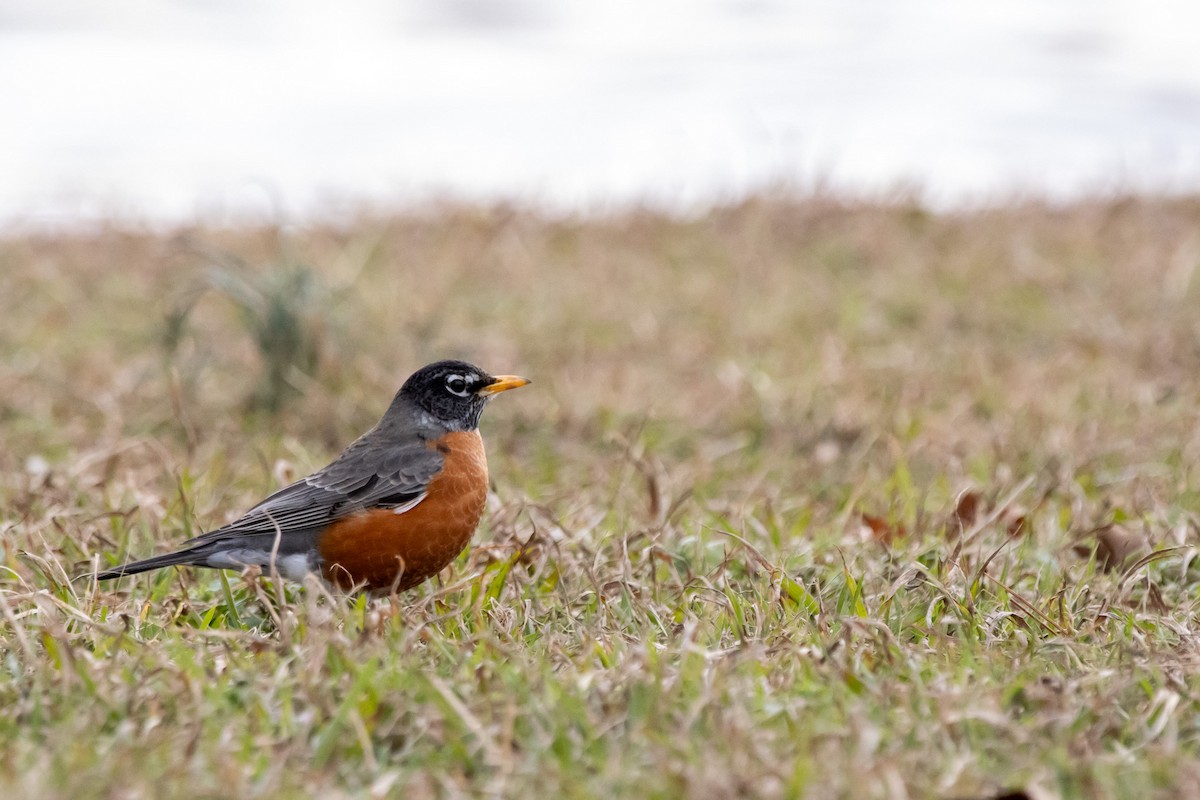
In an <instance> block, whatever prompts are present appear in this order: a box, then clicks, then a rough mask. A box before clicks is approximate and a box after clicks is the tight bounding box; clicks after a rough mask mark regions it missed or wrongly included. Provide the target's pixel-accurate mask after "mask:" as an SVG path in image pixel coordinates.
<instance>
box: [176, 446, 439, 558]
mask: <svg viewBox="0 0 1200 800" xmlns="http://www.w3.org/2000/svg"><path fill="white" fill-rule="evenodd" d="M442 462H443V457H442V455H441V453H439V452H438V451H437V450H436V449H431V448H429V447H426V445H425V441H424V440H423V439H415V440H414V441H411V442H410V443H407V444H403V445H395V444H391V445H385V444H383V443H380V442H379V441H378V440H377V439H374V438H373V437H370V436H364V437H363V438H361V439H359V440H358V441H357V442H355V443H354V444H352V445H350V447H348V448H347V449H346V451H345V452H344V453H342V455H340V456H339V457H338V458H337V460H336V461H334V462H333V463H332V464H330V465H329V466H327V467H325V468H324V469H322V470H320V471H319V472H315V473H313V474H312V475H309V476H308V477H307V478H304V479H303V480H299V481H296V482H295V483H293V484H291V485H290V486H286V487H284V488H283V489H280V490H279V491H278V492H276V493H275V494H273V495H271V496H270V497H268V498H267V499H266V500H263V501H262V502H261V503H259V504H258V505H256V506H255V507H254V508H252V509H250V510H249V511H248V512H246V514H245V516H243V517H242V518H241V519H238V520H235V521H234V522H231V523H229V524H228V525H226V526H224V527H222V528H218V529H217V530H214V531H210V532H208V533H205V534H203V535H201V536H197V537H196V538H195V539H192V540H190V541H188V542H186V543H185V549H187V550H194V549H195V548H198V547H199V548H205V549H207V548H206V547H205V546H206V545H215V544H218V543H219V544H220V545H221V546H222V547H225V546H228V545H235V544H236V545H240V544H242V543H244V544H245V546H247V547H264V546H265V547H271V546H273V543H274V540H275V537H276V535H277V534H278V535H279V552H280V553H281V554H286V553H296V552H304V551H307V550H308V549H310V548H311V547H312V546H313V543H314V542H315V540H316V537H317V535H318V534H320V532H321V531H322V530H323V529H324V528H325V526H327V525H329V524H330V523H331V522H333V521H335V520H337V519H340V518H342V517H344V516H347V515H348V514H352V513H354V512H355V511H361V510H364V509H369V508H403V507H411V506H413V505H416V503H418V502H420V500H421V498H423V497H424V496H425V490H426V489H427V488H428V486H429V481H430V480H432V479H433V476H435V475H436V474H437V473H438V470H440V469H441V468H442Z"/></svg>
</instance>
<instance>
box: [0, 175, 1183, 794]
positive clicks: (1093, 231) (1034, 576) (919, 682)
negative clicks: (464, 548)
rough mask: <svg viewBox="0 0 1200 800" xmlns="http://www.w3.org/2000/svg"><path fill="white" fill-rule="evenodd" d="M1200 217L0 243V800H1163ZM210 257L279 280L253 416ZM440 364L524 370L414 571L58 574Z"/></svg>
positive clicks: (844, 210)
mask: <svg viewBox="0 0 1200 800" xmlns="http://www.w3.org/2000/svg"><path fill="white" fill-rule="evenodd" d="M1197 220H1200V200H1197V199H1194V198H1193V199H1176V200H1157V199H1135V198H1129V199H1120V200H1112V201H1104V202H1099V201H1097V202H1093V203H1080V204H1076V205H1072V206H1067V207H1050V206H1045V205H1041V204H1038V203H1028V204H1017V205H1013V206H1009V207H1005V208H998V209H993V210H989V211H979V212H973V213H963V214H956V215H933V214H930V213H927V212H926V211H924V210H922V209H921V208H919V207H915V206H906V205H902V204H901V205H883V206H877V205H852V204H846V203H842V202H838V201H836V200H835V199H831V198H820V197H818V198H810V199H805V200H788V199H780V198H772V197H762V198H758V199H755V200H752V201H748V202H746V203H744V204H741V205H739V206H737V207H731V208H726V209H721V210H717V211H713V212H711V213H709V214H707V215H705V216H703V217H701V218H697V219H691V220H678V219H670V218H665V217H662V216H657V215H654V214H650V213H630V214H625V215H618V216H614V217H611V218H591V219H554V218H546V217H543V216H539V215H537V214H534V213H530V212H524V211H520V210H514V209H510V208H504V207H498V208H491V209H474V208H444V209H437V210H434V211H432V212H430V213H428V214H425V215H419V216H418V215H413V216H408V217H394V218H392V217H389V218H382V217H380V218H373V217H365V218H363V219H361V220H359V221H358V222H356V223H354V224H348V225H345V226H341V227H321V226H311V227H308V228H304V229H300V230H296V231H293V232H291V233H290V234H289V237H290V238H289V241H288V249H289V253H290V255H289V259H293V260H288V259H281V258H280V257H279V247H280V246H279V239H278V232H277V231H273V230H205V229H199V228H197V229H189V230H181V231H174V232H169V233H147V232H131V231H123V230H116V229H112V230H100V231H97V232H93V233H90V234H83V233H80V234H75V235H60V236H48V235H47V236H38V235H22V236H16V235H10V236H9V237H8V238H6V239H3V240H0V365H2V367H0V431H3V446H2V447H0V558H2V559H3V567H4V568H3V570H0V616H2V617H3V619H2V620H0V648H2V652H0V708H3V709H4V713H3V714H2V715H0V796H5V797H23V798H72V800H83V799H84V798H155V797H218V796H220V797H229V796H237V797H242V796H245V797H252V796H259V797H310V796H322V797H392V796H397V797H399V796H403V797H408V798H422V797H481V796H482V797H518V796H537V797H540V796H560V797H569V798H574V797H579V798H588V797H613V796H629V797H650V798H654V797H679V796H687V797H697V798H707V797H713V798H718V797H721V798H724V797H735V796H747V797H767V798H774V797H802V798H826V797H853V798H876V797H877V798H885V797H887V798H891V797H914V798H915V797H939V798H955V797H962V798H983V797H995V796H998V795H1000V794H1002V793H1003V792H1006V791H1007V792H1025V793H1026V794H1027V796H1029V797H1034V798H1052V797H1064V798H1075V797H1099V798H1119V797H1179V796H1189V795H1191V794H1194V793H1196V792H1197V791H1200V746H1198V742H1200V694H1198V690H1200V682H1198V681H1200V679H1197V677H1196V675H1197V673H1198V670H1197V664H1198V661H1200V658H1198V656H1200V653H1198V650H1197V645H1196V642H1197V639H1196V628H1197V625H1196V615H1197V610H1198V608H1197V606H1198V603H1200V564H1197V562H1196V559H1195V556H1196V553H1197V550H1196V545H1197V540H1198V535H1200V534H1198V531H1200V529H1198V528H1197V520H1198V512H1200V475H1198V474H1197V466H1196V465H1197V464H1200V427H1198V426H1197V425H1196V411H1195V406H1196V398H1197V397H1198V395H1200V328H1198V327H1197V323H1196V319H1197V316H1196V312H1197V307H1198V298H1200V287H1197V280H1196V279H1195V272H1196V268H1197V266H1200V227H1198V224H1197ZM202 252H224V253H230V254H236V255H237V260H238V262H239V266H238V267H237V269H238V270H241V272H240V273H238V274H235V273H233V272H230V273H228V274H227V276H226V277H227V278H228V281H235V282H237V285H238V286H249V287H258V289H257V290H256V291H259V292H260V293H261V294H262V296H263V297H266V298H270V297H276V298H283V300H284V301H286V300H287V299H288V297H290V294H289V293H288V292H286V291H282V292H280V291H276V288H272V287H278V286H280V285H284V284H281V283H280V281H281V280H285V279H286V274H285V273H286V270H285V269H284V267H279V266H271V265H279V264H285V265H286V264H293V263H303V264H306V265H309V267H308V272H306V273H305V274H306V275H307V276H308V277H306V278H305V280H306V281H311V293H309V294H306V295H305V297H309V298H312V297H317V298H321V304H322V305H321V307H320V309H319V313H314V312H313V309H312V308H311V307H309V306H304V305H303V304H298V305H297V306H296V307H295V309H299V310H298V311H297V313H295V314H293V315H292V317H289V319H288V320H287V323H288V324H287V325H284V326H282V327H283V328H285V329H286V331H287V336H289V337H291V341H293V342H302V343H304V344H303V347H301V348H300V349H301V350H302V351H303V352H304V353H311V354H313V355H312V356H311V357H309V356H307V355H306V356H305V357H304V359H303V363H302V367H303V368H299V367H297V368H283V369H282V371H281V372H280V375H281V376H282V377H280V378H279V380H280V381H285V382H286V383H287V386H288V387H289V389H288V391H287V392H283V391H281V392H279V394H278V402H276V403H275V404H274V405H276V406H277V407H278V410H277V411H274V412H273V411H272V408H271V404H266V405H264V403H263V402H262V388H261V387H262V386H263V380H264V378H263V376H264V374H271V370H272V369H274V368H275V367H273V366H272V363H271V359H272V358H274V356H272V355H271V354H272V353H274V352H276V351H274V350H272V349H271V347H272V345H271V343H270V341H269V339H270V336H269V335H267V334H263V335H260V333H261V332H263V331H268V333H269V331H270V330H271V324H270V323H269V321H264V319H261V318H260V319H257V320H256V318H255V316H254V315H255V314H256V313H257V312H256V311H255V308H257V306H255V304H254V303H252V302H246V303H239V302H237V301H236V298H235V302H232V303H231V302H230V301H229V299H228V298H227V297H225V296H222V295H221V294H220V293H219V292H218V293H214V292H206V293H201V294H192V295H189V294H187V292H190V291H194V289H195V287H196V286H200V285H204V282H205V281H206V280H211V276H212V274H213V273H211V272H208V270H210V268H211V267H210V262H209V261H208V260H206V259H205V258H204V257H202V256H201V255H199V254H200V253H202ZM229 269H232V268H229ZM289 269H290V268H289ZM272 270H275V272H272ZM279 270H284V271H283V272H280V271H279ZM206 276H208V277H206ZM228 281H227V282H228ZM223 285H224V284H223ZM231 285H232V284H231ZM306 285H307V284H306ZM306 291H308V290H307V289H306ZM271 292H275V294H274V295H272V294H271ZM249 296H250V295H247V297H249ZM181 302H186V303H188V304H189V305H187V313H186V323H187V324H186V331H184V329H183V328H182V327H180V324H179V320H178V314H179V309H180V308H182V307H183V306H181ZM267 305H270V304H267ZM276 305H278V304H276ZM264 307H266V306H264ZM295 309H293V310H295ZM289 313H290V312H289ZM172 315H175V317H173V316H172ZM172 319H175V322H174V323H172ZM260 323H261V324H260ZM173 325H174V327H172V326H173ZM181 331H182V333H181ZM264 335H265V336H266V339H264V338H263V336H264ZM165 339H170V342H171V344H172V345H173V346H172V347H171V348H169V349H166V350H164V348H163V346H162V343H163V341H164V340H165ZM278 352H281V353H284V355H283V356H279V358H278V359H277V360H279V361H280V363H284V364H286V363H293V354H292V351H289V350H287V348H283V349H281V350H279V351H278ZM454 356H461V357H467V358H470V359H471V360H473V361H476V362H478V363H480V364H482V365H484V366H485V367H487V368H489V369H493V370H496V371H501V372H519V373H522V374H527V375H529V376H530V377H532V378H533V379H534V381H535V384H534V386H532V387H530V388H529V389H526V390H523V391H522V392H519V393H514V394H513V395H506V396H504V397H502V398H500V400H499V401H498V402H496V403H495V404H493V406H492V407H491V408H490V409H489V411H488V413H487V414H486V415H485V420H484V435H485V438H486V439H487V441H488V445H489V451H490V461H491V466H492V473H493V482H494V493H493V495H492V496H491V498H490V500H489V510H488V513H487V515H486V518H485V522H484V524H483V526H482V527H481V530H480V532H479V533H478V534H477V536H476V539H475V543H474V546H473V548H472V549H471V550H470V551H468V553H466V554H464V555H463V556H462V557H461V558H460V559H459V560H458V561H457V562H456V564H455V565H454V566H453V567H452V568H450V569H448V570H447V571H446V572H445V573H443V575H442V576H440V578H439V580H438V581H436V582H432V583H429V584H427V585H425V586H424V587H421V588H419V589H417V590H414V591H412V592H410V593H409V594H407V595H405V596H403V597H402V598H400V600H399V601H396V600H391V601H389V600H377V601H368V600H366V599H364V598H362V597H341V596H335V595H332V594H330V593H329V592H328V591H326V590H324V589H323V588H322V587H320V586H317V585H312V586H308V587H301V586H295V585H287V586H273V585H271V582H270V581H269V580H267V579H265V578H263V577H262V576H258V575H243V576H239V575H237V574H234V573H226V574H224V575H222V574H221V573H215V572H207V571H206V572H199V571H193V572H188V571H182V570H167V571H163V572H160V573H154V574H151V575H148V576H139V577H137V578H136V579H125V580H122V581H120V582H118V583H115V584H105V585H101V586H97V585H95V584H93V583H90V582H88V581H87V580H75V581H72V580H71V578H72V577H74V576H76V575H79V574H81V573H83V572H86V571H87V570H88V569H89V568H90V567H91V565H97V564H98V565H106V564H111V563H114V562H116V561H118V560H121V559H123V558H125V557H126V555H127V554H134V555H145V554H148V553H151V552H154V551H155V549H156V548H159V547H166V546H169V545H170V544H171V543H174V542H178V541H180V540H182V539H184V538H186V537H187V536H189V535H192V534H194V533H196V532H198V531H200V530H202V529H205V528H208V527H211V526H215V525H217V524H219V523H221V522H223V521H224V520H226V519H228V518H229V517H231V516H233V515H235V514H237V513H239V512H241V511H243V510H244V509H245V508H247V507H248V506H249V505H251V504H252V503H253V502H255V501H256V500H257V499H259V498H260V497H261V496H263V495H264V493H266V492H268V491H270V490H271V489H273V488H275V487H276V486H278V485H279V484H280V483H281V482H284V481H286V480H288V479H290V477H292V476H295V475H298V474H303V473H304V472H306V471H308V470H310V469H313V468H316V467H319V466H321V465H322V464H324V463H325V461H326V459H328V458H329V457H330V456H332V455H333V454H335V453H336V452H337V450H338V449H339V448H340V447H341V446H342V445H344V444H345V443H347V442H348V441H350V440H351V439H352V438H353V437H354V436H355V435H357V434H358V433H360V432H361V431H362V430H364V429H365V428H366V427H368V426H369V425H370V424H372V423H373V422H374V420H375V418H376V417H377V415H378V414H379V413H381V412H382V409H383V408H384V407H385V406H386V403H387V401H388V400H389V398H390V396H391V394H392V393H393V392H394V391H395V389H396V387H397V386H398V384H399V382H400V381H401V380H402V379H403V377H404V376H405V375H406V374H407V373H408V372H409V371H411V370H412V369H414V368H415V367H416V366H419V365H420V364H423V363H425V362H427V361H430V360H434V359H436V358H441V357H454ZM293 366H295V365H294V363H293ZM269 380H275V378H274V377H272V378H270V379H269ZM268 384H269V381H268ZM281 385H282V384H281ZM293 389H298V390H299V391H292V390H293Z"/></svg>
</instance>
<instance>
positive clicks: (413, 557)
mask: <svg viewBox="0 0 1200 800" xmlns="http://www.w3.org/2000/svg"><path fill="white" fill-rule="evenodd" d="M429 446H430V447H437V449H438V450H440V451H441V452H442V453H443V455H444V456H445V463H444V465H443V469H442V471H441V472H440V473H439V474H438V475H437V476H436V477H435V478H434V479H433V480H432V481H430V483H429V487H428V489H427V492H426V495H425V499H424V500H422V501H421V502H420V503H418V504H417V505H416V506H415V507H414V508H412V509H410V510H408V511H405V512H404V513H402V514H397V513H395V512H394V511H392V510H391V509H384V508H378V509H372V510H369V511H361V512H359V513H357V514H352V515H350V516H349V517H346V518H345V519H342V520H339V521H338V522H336V523H334V524H333V525H330V526H329V527H328V528H326V529H325V532H324V533H322V534H321V537H320V538H319V539H318V540H317V551H318V552H319V553H320V555H321V559H322V564H323V566H322V571H323V573H324V575H325V577H326V579H327V580H329V581H331V582H333V583H335V584H337V585H338V586H340V587H342V588H347V589H348V588H350V587H352V586H358V585H362V584H366V585H367V586H368V587H369V588H370V589H372V590H374V591H379V592H386V591H392V590H395V591H403V590H405V589H408V588H411V587H413V586H416V585H417V584H418V583H420V582H421V581H423V580H425V579H426V578H428V577H430V576H432V575H436V574H437V573H438V572H440V571H441V570H442V568H444V567H445V566H446V565H447V564H449V563H450V562H451V561H453V560H454V558H455V557H456V556H457V555H458V554H459V553H461V552H462V551H463V548H465V547H466V546H467V543H468V542H469V541H471V534H473V533H474V532H475V527H476V526H477V525H478V524H479V518H480V517H481V516H482V515H483V506H484V502H485V501H486V500H487V489H488V472H487V458H486V457H485V456H484V452H483V439H482V438H480V436H479V431H471V432H470V433H465V432H454V433H450V434H447V435H446V436H443V437H442V438H441V439H439V440H438V441H437V442H431V443H430V445H429Z"/></svg>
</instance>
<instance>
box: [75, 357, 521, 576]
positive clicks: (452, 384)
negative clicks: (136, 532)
mask: <svg viewBox="0 0 1200 800" xmlns="http://www.w3.org/2000/svg"><path fill="white" fill-rule="evenodd" d="M527 383H529V381H528V380H526V379H525V378H519V377H517V376H515V375H489V374H487V373H486V372H484V371H483V370H482V369H480V368H479V367H476V366H474V365H472V364H468V363H466V362H464V361H439V362H437V363H436V364H430V365H429V366H427V367H424V368H423V369H420V370H418V371H417V372H416V373H414V374H413V375H412V377H410V378H409V379H408V380H407V381H405V382H404V386H402V387H401V388H400V391H399V392H397V393H396V397H395V399H394V400H392V404H391V405H390V406H389V407H388V410H387V411H386V412H385V413H384V415H383V418H382V419H381V420H379V423H378V424H376V425H375V427H374V428H372V429H371V430H369V431H367V432H366V433H365V434H363V435H362V436H361V437H359V438H358V440H357V441H355V442H354V443H353V444H351V445H350V446H349V447H347V448H346V449H345V450H344V451H343V452H342V454H341V455H340V456H338V457H337V458H336V459H334V461H333V463H331V464H330V465H329V466H327V467H325V468H324V469H321V470H318V471H317V472H314V473H313V474H312V475H309V476H308V477H307V478H304V479H303V480H299V481H296V482H295V483H293V484H292V485H290V486H287V487H285V488H283V489H280V490H279V491H278V492H276V493H275V494H273V495H271V496H270V497H268V498H267V499H266V500H263V501H262V502H261V503H259V504H258V505H256V506H255V507H254V508H252V509H250V511H248V512H247V513H246V515H245V516H243V517H242V518H241V519H239V520H237V521H236V522H231V523H229V524H228V525H226V526H225V527H223V528H218V529H217V530H214V531H210V532H209V533H205V534H203V535H201V536H197V537H196V538H194V539H191V540H190V541H188V542H185V543H184V547H183V549H181V550H178V551H177V552H174V553H167V554H165V555H161V556H155V557H154V558H148V559H146V560H145V561H135V562H133V563H132V564H126V565H124V566H122V567H114V568H113V569H108V570H104V571H102V572H99V573H97V574H96V579H97V580H101V581H104V580H109V579H110V578H120V577H122V576H124V575H135V574H137V573H139V572H145V571H147V570H152V569H158V568H160V567H168V566H172V565H175V564H181V565H185V566H193V567H214V568H217V569H241V568H244V567H247V566H252V565H258V566H262V567H266V568H270V567H272V566H273V567H274V568H275V569H277V570H278V572H279V574H281V575H283V576H284V577H287V578H290V579H293V580H303V578H304V576H305V575H307V574H309V573H314V572H315V573H318V574H320V575H322V576H323V577H324V578H325V579H326V580H328V581H329V582H331V583H333V584H334V585H336V586H338V587H340V588H344V589H349V588H352V587H366V588H368V589H370V590H372V591H375V592H388V591H403V590H404V589H408V588H410V587H413V586H416V585H417V584H418V583H420V582H421V581H423V580H425V579H426V578H428V577H430V576H432V575H435V574H437V573H438V572H440V571H441V570H442V568H443V567H445V566H446V565H447V564H449V563H450V562H451V561H453V560H454V558H455V557H456V556H457V555H458V554H459V553H461V552H462V550H463V548H464V547H466V546H467V542H469V541H470V540H471V534H473V533H474V532H475V526H476V525H478V524H479V518H480V516H481V515H482V514H483V506H484V501H485V500H486V498H487V491H488V470H487V459H486V458H485V456H484V452H483V439H482V438H481V437H480V436H479V416H480V414H482V413H483V408H484V406H486V405H487V402H488V400H490V399H491V398H492V397H493V396H494V395H496V394H498V393H500V392H506V391H508V390H509V389H516V388H517V387H519V386H524V385H525V384H527Z"/></svg>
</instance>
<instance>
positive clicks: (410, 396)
mask: <svg viewBox="0 0 1200 800" xmlns="http://www.w3.org/2000/svg"><path fill="white" fill-rule="evenodd" d="M527 383H529V381H528V380H527V379H525V378H520V377H517V376H516V375H489V374H488V373H486V372H484V371H483V370H482V369H480V368H479V367H477V366H475V365H474V364H468V363H467V362H466V361H438V362H436V363H434V364H430V365H429V366H427V367H422V368H421V369H419V370H417V371H416V372H414V373H413V374H412V376H411V377H410V378H409V379H408V380H406V381H405V382H404V385H403V386H401V387H400V394H399V395H397V398H398V399H400V398H403V399H405V400H408V401H409V402H410V403H412V404H414V405H415V406H417V408H419V409H421V410H423V411H427V412H429V414H430V415H432V416H433V418H434V419H435V420H437V421H438V422H440V423H441V424H443V425H445V426H446V427H447V428H450V429H451V430H462V431H469V430H474V429H475V428H477V427H479V415H480V414H482V413H483V407H484V406H486V405H487V402H488V400H490V399H492V397H493V396H494V395H496V394H499V393H500V392H505V391H508V390H509V389H516V388H517V387H519V386H524V385H525V384H527Z"/></svg>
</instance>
